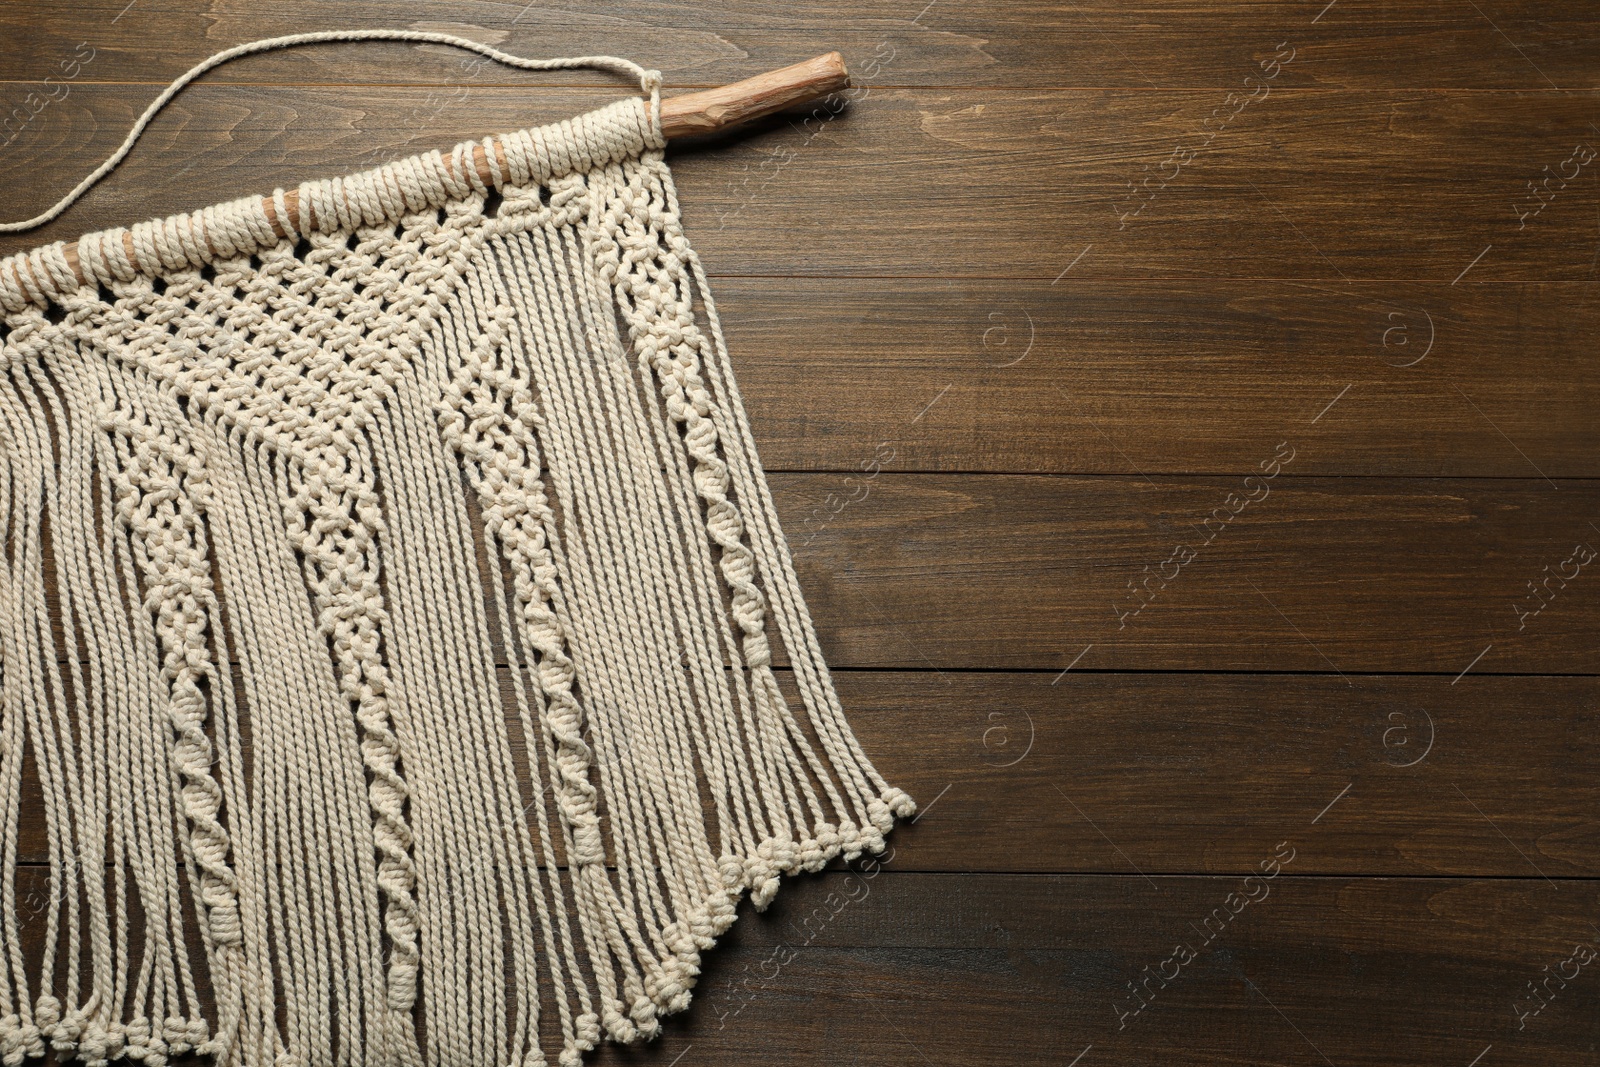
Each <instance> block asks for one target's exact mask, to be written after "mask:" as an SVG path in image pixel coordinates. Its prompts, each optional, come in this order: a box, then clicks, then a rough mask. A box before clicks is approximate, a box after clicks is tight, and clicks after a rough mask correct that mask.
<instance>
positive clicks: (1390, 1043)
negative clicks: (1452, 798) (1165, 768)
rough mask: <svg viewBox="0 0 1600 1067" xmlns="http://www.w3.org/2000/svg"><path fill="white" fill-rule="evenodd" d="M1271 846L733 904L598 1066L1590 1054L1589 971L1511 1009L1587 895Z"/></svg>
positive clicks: (1580, 919)
mask: <svg viewBox="0 0 1600 1067" xmlns="http://www.w3.org/2000/svg"><path fill="white" fill-rule="evenodd" d="M1278 840H1279V842H1282V847H1281V848H1279V847H1277V842H1275V843H1274V847H1273V848H1269V849H1268V850H1267V851H1266V852H1264V853H1263V854H1262V855H1261V856H1260V857H1259V858H1258V862H1259V863H1261V864H1267V865H1268V868H1267V869H1269V870H1273V871H1274V872H1275V873H1274V876H1273V877H1272V878H1271V879H1259V878H1258V879H1256V880H1253V881H1250V882H1245V881H1244V880H1242V879H1241V878H1238V877H1233V878H1164V877H1157V878H1152V879H1151V880H1150V881H1149V882H1146V881H1144V880H1142V879H1140V878H1138V877H1137V876H1130V877H1115V878H1100V877H1073V876H1037V875H1035V876H1029V875H987V876H971V875H933V874H913V873H901V872H898V871H896V870H895V864H896V863H897V862H898V857H891V858H890V859H889V861H888V863H887V865H880V866H878V867H875V868H874V867H867V868H865V869H863V870H861V871H858V872H833V873H826V874H822V875H816V876H809V877H805V878H800V879H794V880H790V881H789V882H787V883H786V885H785V888H784V889H783V891H782V892H780V894H779V895H778V898H777V900H776V902H775V903H774V904H773V905H772V907H771V908H770V909H769V910H768V911H767V912H766V913H764V914H762V915H759V916H758V915H754V914H753V913H750V912H749V911H748V905H746V906H745V908H744V909H742V911H741V919H740V921H739V922H737V923H735V925H734V926H733V928H732V929H731V930H730V931H729V932H728V933H727V934H726V935H725V937H724V939H723V941H722V943H721V944H719V945H718V947H717V948H716V949H714V950H713V951H712V952H710V953H709V954H708V956H707V958H706V961H705V968H704V971H703V973H702V976H701V978H700V982H699V988H698V989H697V991H696V994H695V998H694V1001H693V1003H691V1005H690V1008H689V1010H688V1011H687V1012H686V1013H685V1014H682V1015H679V1016H675V1017H673V1018H672V1019H669V1020H668V1021H667V1022H666V1024H665V1032H664V1034H663V1036H662V1037H661V1038H659V1039H658V1040H657V1041H655V1042H654V1043H652V1044H649V1045H646V1046H642V1047H635V1048H627V1049H618V1048H615V1047H606V1048H604V1049H602V1050H601V1051H600V1052H599V1053H598V1054H597V1055H596V1056H595V1057H594V1059H593V1062H595V1063H598V1064H622V1063H628V1064H639V1063H652V1064H654V1063H659V1064H663V1065H665V1064H671V1063H675V1062H679V1061H680V1060H681V1059H683V1058H685V1057H686V1056H689V1055H692V1056H693V1058H694V1062H696V1063H707V1064H724V1063H726V1064H734V1063H740V1064H743V1063H750V1062H752V1061H756V1060H759V1061H760V1062H763V1063H778V1064H801V1063H815V1062H818V1061H819V1060H822V1059H827V1060H828V1061H829V1062H839V1063H862V1062H870V1063H875V1064H888V1065H900V1064H904V1065H906V1067H913V1065H921V1067H926V1064H927V1063H930V1062H936V1061H934V1060H933V1059H932V1058H931V1057H932V1056H934V1055H936V1054H938V1053H939V1052H940V1051H941V1050H944V1049H952V1048H957V1049H960V1050H961V1054H960V1062H961V1063H963V1064H974V1065H987V1064H995V1065H1010V1064H1015V1063H1025V1062H1026V1063H1060V1064H1068V1063H1070V1062H1072V1060H1073V1058H1074V1057H1075V1056H1080V1055H1081V1056H1082V1057H1083V1058H1082V1059H1080V1060H1079V1061H1078V1062H1079V1064H1080V1067H1092V1065H1097V1064H1106V1065H1110V1064H1130V1065H1142V1064H1149V1063H1164V1064H1184V1065H1196V1067H1199V1065H1207V1067H1214V1065H1220V1064H1228V1065H1233V1064H1239V1063H1262V1064H1267V1063H1273V1064H1312V1063H1323V1062H1329V1063H1336V1064H1340V1065H1341V1067H1346V1065H1371V1064H1400V1063H1441V1062H1442V1063H1459V1064H1467V1063H1470V1062H1471V1061H1472V1058H1473V1057H1474V1056H1477V1055H1480V1054H1481V1053H1482V1052H1483V1051H1484V1050H1485V1048H1486V1046H1493V1048H1494V1054H1495V1055H1496V1056H1497V1058H1499V1059H1500V1061H1501V1062H1505V1063H1540V1064H1549V1065H1552V1067H1562V1065H1568V1064H1572V1065H1576V1064H1588V1063H1589V1062H1591V1059H1592V1056H1591V1053H1590V1049H1592V1047H1593V1045H1594V1043H1595V1042H1596V1041H1597V1040H1600V1015H1597V1014H1596V1013H1595V1012H1594V1011H1593V1010H1592V1005H1593V1003H1594V999H1593V998H1594V992H1593V989H1592V988H1591V985H1592V983H1593V982H1594V980H1595V979H1594V976H1593V975H1592V974H1591V973H1589V972H1590V971H1591V970H1592V965H1590V966H1588V967H1580V968H1579V969H1578V970H1577V975H1578V976H1577V977H1569V980H1568V981H1567V982H1566V984H1565V987H1562V986H1561V985H1559V984H1558V982H1557V981H1555V980H1552V982H1551V984H1550V986H1549V987H1548V988H1549V989H1550V990H1552V991H1553V992H1554V994H1555V995H1554V997H1553V998H1551V999H1549V1000H1548V1001H1547V1003H1546V1004H1545V1006H1544V1007H1543V1008H1542V1009H1541V1010H1540V1011H1539V1012H1538V1014H1536V1015H1533V1014H1529V1015H1528V1016H1527V1017H1526V1018H1525V1019H1523V1021H1522V1028H1521V1029H1520V1030H1519V1029H1518V1022H1519V1015H1518V1014H1517V1009H1521V1010H1522V1011H1524V1012H1531V1005H1535V1004H1537V1002H1535V1001H1533V1000H1532V994H1531V993H1530V992H1529V989H1528V983H1529V982H1538V981H1541V980H1543V979H1544V977H1545V975H1546V974H1547V973H1552V972H1554V971H1555V970H1556V969H1557V968H1560V967H1561V965H1562V964H1563V962H1564V961H1569V960H1572V959H1573V952H1574V946H1575V945H1583V946H1587V947H1589V948H1591V949H1592V948H1593V947H1594V946H1595V943H1596V934H1595V933H1594V927H1593V925H1592V916H1593V895H1594V888H1595V886H1594V883H1593V882H1588V881H1581V882H1561V883H1554V884H1549V883H1545V882H1543V881H1539V880H1533V881H1528V880H1512V881H1504V880H1501V881H1495V880H1459V879H1449V880H1444V881H1441V880H1438V879H1341V878H1314V877H1302V876H1299V874H1298V872H1297V871H1296V868H1297V867H1298V866H1299V865H1300V864H1302V863H1304V862H1305V861H1306V860H1308V859H1310V858H1311V857H1312V856H1313V855H1314V854H1315V852H1316V849H1317V846H1318V841H1317V837H1316V834H1315V828H1309V827H1304V826H1301V825H1293V826H1286V827H1285V830H1284V832H1283V836H1282V837H1280V838H1279V839H1278ZM1280 856H1281V857H1287V858H1288V863H1287V864H1284V863H1282V862H1281V861H1279V860H1277V858H1276V857H1280ZM1274 862H1276V863H1277V866H1276V867H1275V868H1274V867H1272V866H1271V864H1272V863H1274ZM19 882H20V883H21V884H20V885H19V890H21V891H23V892H48V890H47V889H46V888H45V887H44V885H43V884H42V882H41V879H40V877H39V875H38V874H36V873H34V872H25V873H24V875H23V876H22V878H20V879H19ZM37 926H38V924H37V923H35V924H31V925H30V927H29V929H28V932H27V936H26V937H25V939H24V949H25V951H26V952H37V951H38V941H37V938H38V936H39V933H38V931H37ZM1512 930H1514V931H1515V932H1516V933H1515V936H1508V931H1512ZM1179 945H1182V946H1184V947H1185V948H1186V949H1188V950H1189V952H1190V953H1192V957H1193V958H1192V959H1190V958H1188V957H1182V958H1183V959H1184V961H1185V962H1183V963H1182V964H1181V965H1180V964H1179V963H1178V962H1177V959H1175V958H1174V953H1175V951H1176V946H1179ZM1168 961H1172V962H1168ZM1574 965H1575V964H1574V963H1572V962H1567V963H1566V967H1565V968H1564V969H1563V973H1566V974H1568V975H1569V976H1570V975H1571V974H1572V972H1573V967H1574ZM1547 967H1548V968H1549V970H1548V971H1547V970H1546V968H1547ZM1146 968H1148V970H1147V969H1146ZM1158 972H1160V973H1162V974H1165V975H1166V976H1168V977H1167V980H1166V981H1165V983H1163V982H1162V980H1161V979H1160V978H1159V977H1154V976H1156V975H1157V974H1158ZM1145 982H1148V985H1145V984H1144V983H1145ZM1134 985H1138V986H1139V987H1140V988H1142V989H1147V990H1148V993H1146V994H1145V997H1146V999H1145V1001H1144V1004H1145V1006H1144V1007H1143V1008H1142V1009H1141V1010H1139V1011H1138V1012H1137V1013H1136V1014H1135V1013H1134V1011H1133V1009H1134V1008H1135V1007H1137V1006H1138V1004H1139V1001H1138V1000H1136V999H1135V997H1134V994H1133V992H1132V991H1131V988H1130V987H1132V986H1134ZM1354 1020H1360V1025H1352V1023H1353V1021H1354ZM1090 1046H1092V1049H1091V1048H1090ZM690 1049H693V1052H692V1053H690V1051H689V1050H690ZM1323 1057H1325V1058H1326V1059H1325V1060H1324V1058H1323Z"/></svg>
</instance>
